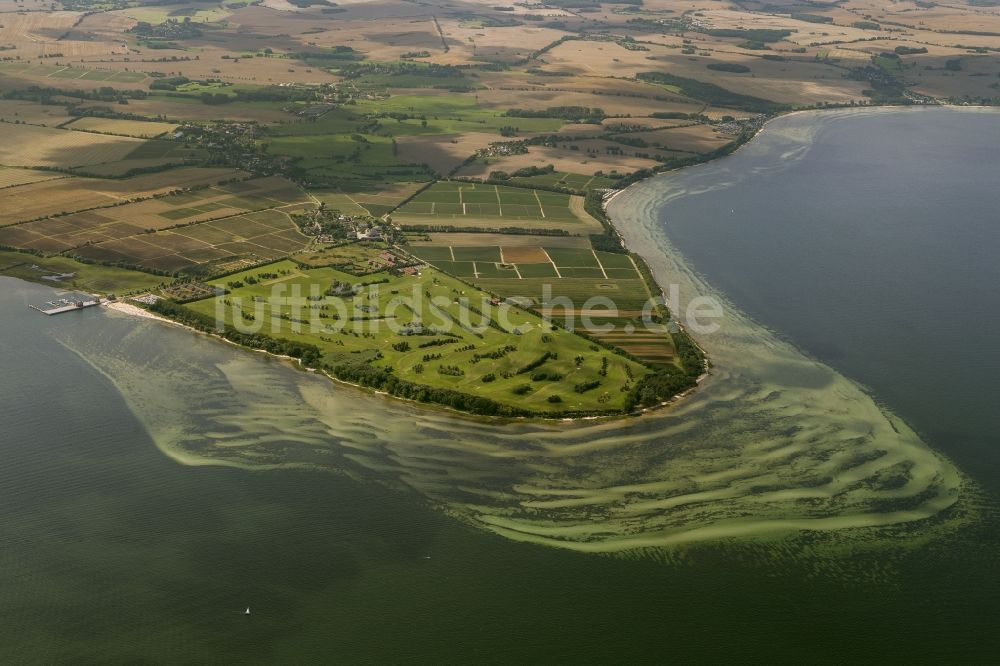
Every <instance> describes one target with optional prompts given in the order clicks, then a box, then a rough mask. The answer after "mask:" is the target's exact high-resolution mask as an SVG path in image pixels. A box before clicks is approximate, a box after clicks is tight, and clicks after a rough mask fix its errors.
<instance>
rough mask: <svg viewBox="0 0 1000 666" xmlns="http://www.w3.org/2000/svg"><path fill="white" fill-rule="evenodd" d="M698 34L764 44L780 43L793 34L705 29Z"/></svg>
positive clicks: (772, 31)
mask: <svg viewBox="0 0 1000 666" xmlns="http://www.w3.org/2000/svg"><path fill="white" fill-rule="evenodd" d="M697 32H701V33H704V34H706V35H710V36H712V37H742V38H743V39H745V40H747V41H751V42H762V43H764V44H770V43H773V42H780V41H781V40H783V39H784V38H785V37H788V36H789V35H791V34H792V31H791V30H774V29H771V28H751V29H748V30H744V29H743V28H705V29H703V30H698V31H697Z"/></svg>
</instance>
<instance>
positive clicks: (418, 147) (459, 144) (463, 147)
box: [396, 132, 503, 174]
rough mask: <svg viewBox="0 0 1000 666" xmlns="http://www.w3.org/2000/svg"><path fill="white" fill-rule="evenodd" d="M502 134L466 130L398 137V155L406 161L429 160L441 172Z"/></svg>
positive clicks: (417, 162) (459, 162) (462, 160)
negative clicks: (441, 134) (452, 132)
mask: <svg viewBox="0 0 1000 666" xmlns="http://www.w3.org/2000/svg"><path fill="white" fill-rule="evenodd" d="M502 140H503V137H502V136H500V135H499V134H492V133H487V132H466V133H464V134H446V135H444V136H433V135H431V136H402V137H399V139H397V141H396V144H397V155H398V156H399V158H400V159H401V160H403V161H404V162H411V163H413V164H426V165H427V166H429V167H430V168H432V169H434V170H435V171H437V172H438V173H440V174H449V173H451V170H452V169H454V168H455V167H457V166H459V165H460V164H461V163H462V162H464V161H465V160H466V159H467V158H468V157H469V156H470V155H473V154H474V153H475V152H476V151H477V150H479V149H480V148H485V147H486V146H488V145H489V144H490V143H492V142H494V141H502Z"/></svg>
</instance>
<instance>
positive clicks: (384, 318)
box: [188, 260, 648, 412]
mask: <svg viewBox="0 0 1000 666" xmlns="http://www.w3.org/2000/svg"><path fill="white" fill-rule="evenodd" d="M210 284H211V285H213V286H217V287H222V288H225V289H227V290H228V293H227V294H226V295H222V296H217V297H212V298H208V299H205V300H202V301H198V302H195V303H192V304H189V306H188V307H190V308H191V309H194V310H196V311H198V312H201V313H203V314H206V315H210V316H212V317H216V316H219V317H224V318H225V321H226V322H227V323H228V324H229V325H232V326H235V327H237V328H240V329H243V330H259V332H262V333H265V334H267V335H270V336H272V337H277V338H288V339H291V340H296V341H301V342H304V343H310V344H314V345H317V346H318V347H319V348H320V349H321V350H322V351H323V354H324V361H325V362H326V363H327V364H328V365H336V364H338V363H345V362H346V363H359V362H368V363H371V364H372V365H374V366H376V367H385V368H392V369H393V372H394V374H395V375H396V376H398V377H400V378H401V379H405V380H407V381H411V382H415V383H418V384H425V385H427V386H432V387H439V388H451V389H455V390H459V391H462V392H464V393H469V394H471V395H476V396H482V397H486V398H490V399H492V400H495V401H497V402H500V403H503V404H509V405H515V406H520V407H524V408H528V409H533V410H537V411H539V412H560V411H564V410H573V411H576V410H581V411H597V412H600V411H612V410H616V409H620V408H621V406H622V405H623V404H624V399H625V395H626V393H625V391H623V390H622V389H623V388H624V387H625V386H627V385H629V384H630V383H631V382H633V381H635V380H636V379H638V378H640V377H642V376H643V375H645V374H646V373H647V372H648V370H647V369H646V368H645V367H644V366H642V365H640V364H638V363H635V362H633V361H630V360H628V359H626V358H623V357H621V356H618V355H615V354H613V353H611V352H609V351H608V350H606V349H604V348H601V347H597V346H596V345H593V344H592V343H590V342H588V341H587V340H585V339H583V338H581V337H579V336H576V335H574V334H572V333H570V332H568V331H564V330H560V329H552V327H550V326H549V325H548V324H547V323H545V322H544V321H543V320H542V319H541V318H540V317H538V316H536V315H533V314H530V313H527V312H524V311H522V310H519V309H517V308H514V307H511V306H509V305H503V304H501V305H493V304H491V302H490V297H489V296H488V295H487V294H486V293H484V292H481V291H479V290H477V289H475V288H473V287H470V286H469V285H467V284H464V283H462V282H460V281H458V280H455V279H454V278H451V277H449V276H447V275H444V274H443V273H439V272H438V271H435V270H433V269H425V270H424V271H422V272H421V273H420V274H419V275H413V276H408V275H390V274H388V273H377V274H373V275H367V276H364V277H356V276H353V275H350V274H347V273H343V272H340V271H337V270H334V269H332V268H316V269H303V268H300V267H299V266H298V265H297V264H295V263H294V262H292V261H287V260H286V261H281V262H278V263H275V264H269V265H267V266H263V267H260V268H255V269H250V270H248V271H245V272H243V273H237V274H234V275H229V276H226V277H223V278H220V279H218V280H215V281H212V282H211V283H210ZM334 286H337V288H338V289H339V290H340V291H339V292H336V293H337V294H340V295H334V291H333V290H332V287H334ZM470 306H471V307H470ZM480 313H485V314H486V315H487V316H489V317H490V318H491V319H492V320H493V321H495V322H496V325H495V326H491V325H487V324H486V322H485V320H484V317H483V314H480ZM605 358H606V359H607V369H606V371H604V372H603V373H602V370H601V369H602V366H603V365H604V359H605ZM591 382H599V384H598V385H596V386H595V387H594V388H593V389H590V390H586V391H583V392H577V391H576V390H575V387H577V386H579V385H586V384H589V383H591ZM550 396H559V400H561V402H553V401H550Z"/></svg>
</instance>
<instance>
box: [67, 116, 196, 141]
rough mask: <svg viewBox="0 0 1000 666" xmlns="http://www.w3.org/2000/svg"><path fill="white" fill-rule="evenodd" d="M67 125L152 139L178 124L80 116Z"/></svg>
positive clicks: (80, 128) (79, 128)
mask: <svg viewBox="0 0 1000 666" xmlns="http://www.w3.org/2000/svg"><path fill="white" fill-rule="evenodd" d="M66 127H68V128H69V129H74V130H84V131H89V132H100V133H103V134H121V135H124V136H132V137H138V138H142V139H152V138H153V137H157V136H160V135H161V134H166V133H167V132H173V131H174V130H175V129H177V125H175V124H173V123H158V122H146V121H141V120H114V119H110V118H80V119H78V120H74V121H73V122H71V123H69V124H68V125H67V126H66Z"/></svg>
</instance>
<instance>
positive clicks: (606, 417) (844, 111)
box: [104, 105, 991, 423]
mask: <svg viewBox="0 0 1000 666" xmlns="http://www.w3.org/2000/svg"><path fill="white" fill-rule="evenodd" d="M944 106H950V105H944ZM920 108H924V107H904V106H870V107H868V106H866V107H847V108H835V109H800V110H792V111H787V112H782V113H779V114H776V115H775V116H773V117H770V118H768V119H767V120H766V121H765V122H763V123H762V124H761V125H760V126H759V127H756V128H755V131H754V132H753V133H752V134H750V135H748V136H746V137H745V138H744V139H743V140H741V141H739V143H738V145H736V146H735V147H734V148H733V149H732V150H730V151H728V152H726V153H725V154H723V155H716V156H713V157H710V158H709V159H706V160H705V161H701V162H697V163H694V164H688V165H684V166H681V167H675V168H671V169H665V170H663V171H659V172H656V173H654V174H651V175H649V176H647V177H645V178H643V179H641V180H638V181H637V182H635V183H632V184H630V185H628V186H626V187H624V188H621V189H619V190H616V191H614V192H612V193H611V194H610V195H609V196H608V197H607V198H606V199H604V200H603V201H602V204H601V205H602V207H603V209H604V212H605V215H606V216H607V218H608V222H609V224H610V226H611V229H612V231H613V232H614V233H615V234H617V235H618V236H619V238H620V239H621V241H622V245H623V247H624V248H625V249H626V250H627V251H628V252H630V253H634V254H636V255H637V256H638V257H640V258H641V260H642V261H643V262H645V263H646V265H647V266H650V261H649V260H650V256H649V254H648V253H646V254H643V253H641V252H636V251H634V250H633V249H632V248H633V247H639V248H642V247H648V244H647V243H648V242H649V241H650V240H651V239H649V238H645V239H642V240H636V239H635V238H634V237H633V238H630V236H632V234H631V233H630V229H629V222H628V221H627V220H625V219H618V218H619V216H617V215H612V214H611V213H609V212H608V209H609V208H610V207H611V206H612V204H614V203H616V202H617V201H618V200H619V199H620V195H623V194H626V193H630V192H634V191H636V190H638V189H641V188H645V187H648V185H649V183H650V182H651V181H653V180H655V179H656V178H658V177H663V176H665V175H666V174H670V173H681V172H683V171H685V170H687V169H691V168H695V167H699V166H704V165H707V164H710V163H717V162H719V161H720V160H721V159H723V158H725V157H729V156H732V155H735V154H737V153H738V152H739V151H741V150H743V149H744V148H745V147H746V146H749V145H750V144H751V143H752V142H753V141H754V139H756V138H757V137H759V136H760V134H761V133H762V132H763V130H764V128H765V127H768V126H769V125H771V124H772V123H773V122H774V121H777V120H779V119H782V118H786V117H790V116H794V115H805V114H841V115H849V114H855V113H878V112H892V111H899V110H911V109H913V110H915V109H920ZM935 108H938V107H935ZM958 108H965V107H958ZM983 109H984V110H988V109H991V107H983ZM651 277H652V281H653V284H651V285H650V287H651V288H652V287H655V288H656V290H657V291H658V292H659V294H660V296H661V297H662V296H663V294H664V293H665V292H664V291H663V287H662V285H663V284H664V281H663V279H661V278H658V277H657V276H656V275H655V274H652V275H651ZM104 305H107V306H108V308H109V309H112V310H115V311H117V312H120V313H123V314H127V315H132V316H138V317H142V318H146V319H151V320H156V321H161V322H168V323H170V324H173V325H175V326H181V327H182V328H186V329H188V330H190V331H193V332H197V333H205V334H206V335H208V336H209V337H214V338H217V339H219V340H222V341H224V342H227V343H228V344H231V345H234V346H236V347H239V348H242V349H245V350H248V351H252V352H257V353H263V354H267V355H269V356H273V357H275V358H277V359H279V360H283V361H289V362H293V365H294V366H295V367H297V368H299V369H304V370H307V371H309V372H317V373H318V374H322V375H324V376H325V377H326V378H328V379H330V380H333V381H334V382H335V383H338V384H341V385H344V386H350V387H353V388H355V389H360V390H362V391H365V392H367V393H369V394H373V395H381V396H387V397H388V398H389V399H391V400H402V401H404V402H412V403H414V404H416V405H418V406H419V407H420V408H422V409H433V410H442V411H444V412H447V413H453V414H459V415H463V416H466V417H469V418H471V419H474V420H480V421H483V420H485V421H487V422H509V421H521V422H523V421H528V422H530V421H537V422H540V423H546V422H557V421H558V422H577V421H601V422H604V421H609V422H611V421H618V420H622V419H634V418H642V417H644V416H647V415H649V414H650V413H655V412H660V411H664V410H670V409H672V408H674V407H676V405H677V404H678V403H680V402H683V401H684V400H686V399H688V398H690V397H691V396H692V395H693V394H695V393H696V392H697V391H698V390H699V389H700V388H701V387H702V385H703V383H704V382H705V380H706V379H708V378H709V377H710V376H711V374H712V372H711V369H712V365H713V360H712V356H711V355H710V354H709V350H708V349H706V347H705V346H704V345H703V344H702V343H701V342H700V341H699V340H697V339H696V338H694V337H693V336H691V335H690V334H689V333H688V332H687V331H686V329H685V326H684V322H682V321H681V320H680V317H679V316H678V313H671V321H673V322H674V323H675V324H676V325H677V326H678V327H679V328H680V329H681V331H682V332H683V333H684V335H685V336H686V338H687V339H688V340H689V341H690V342H691V343H692V344H693V345H694V346H695V347H696V348H697V349H698V350H699V351H700V352H701V354H702V355H703V360H704V371H703V372H702V373H701V374H700V375H699V376H698V377H697V378H696V379H695V382H694V385H693V386H691V387H690V388H687V389H685V390H683V391H681V392H679V393H677V394H675V395H673V396H671V397H670V398H669V399H667V400H664V401H662V402H660V403H657V404H654V405H651V406H648V407H644V408H641V409H637V410H635V411H632V412H628V413H608V414H584V415H574V414H553V415H546V414H544V413H542V414H531V415H524V416H505V417H501V416H491V415H485V414H476V413H474V412H468V411H463V410H459V409H456V408H453V407H449V406H447V405H440V404H436V403H425V402H419V401H415V400H412V399H408V398H405V397H401V396H396V395H391V394H388V393H386V392H385V391H381V390H378V389H373V388H371V387H368V386H365V385H362V384H357V383H354V382H350V381H346V380H343V379H340V378H337V377H334V376H332V375H331V374H330V373H329V372H327V371H322V370H317V369H314V368H307V367H305V366H303V365H302V363H301V361H300V359H297V358H294V357H291V356H287V355H281V354H276V353H273V352H270V351H267V350H265V349H258V348H253V347H248V346H245V345H242V344H239V343H237V342H234V341H232V340H228V339H226V338H225V337H224V336H222V335H218V334H213V333H211V332H206V331H201V330H199V329H197V328H195V327H192V326H189V325H187V324H184V323H182V322H178V321H175V320H173V319H170V318H168V317H163V316H160V315H157V314H155V313H153V312H150V311H149V310H147V309H145V308H142V307H139V306H136V305H133V304H130V303H125V302H122V301H118V302H111V303H107V302H105V303H104Z"/></svg>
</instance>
